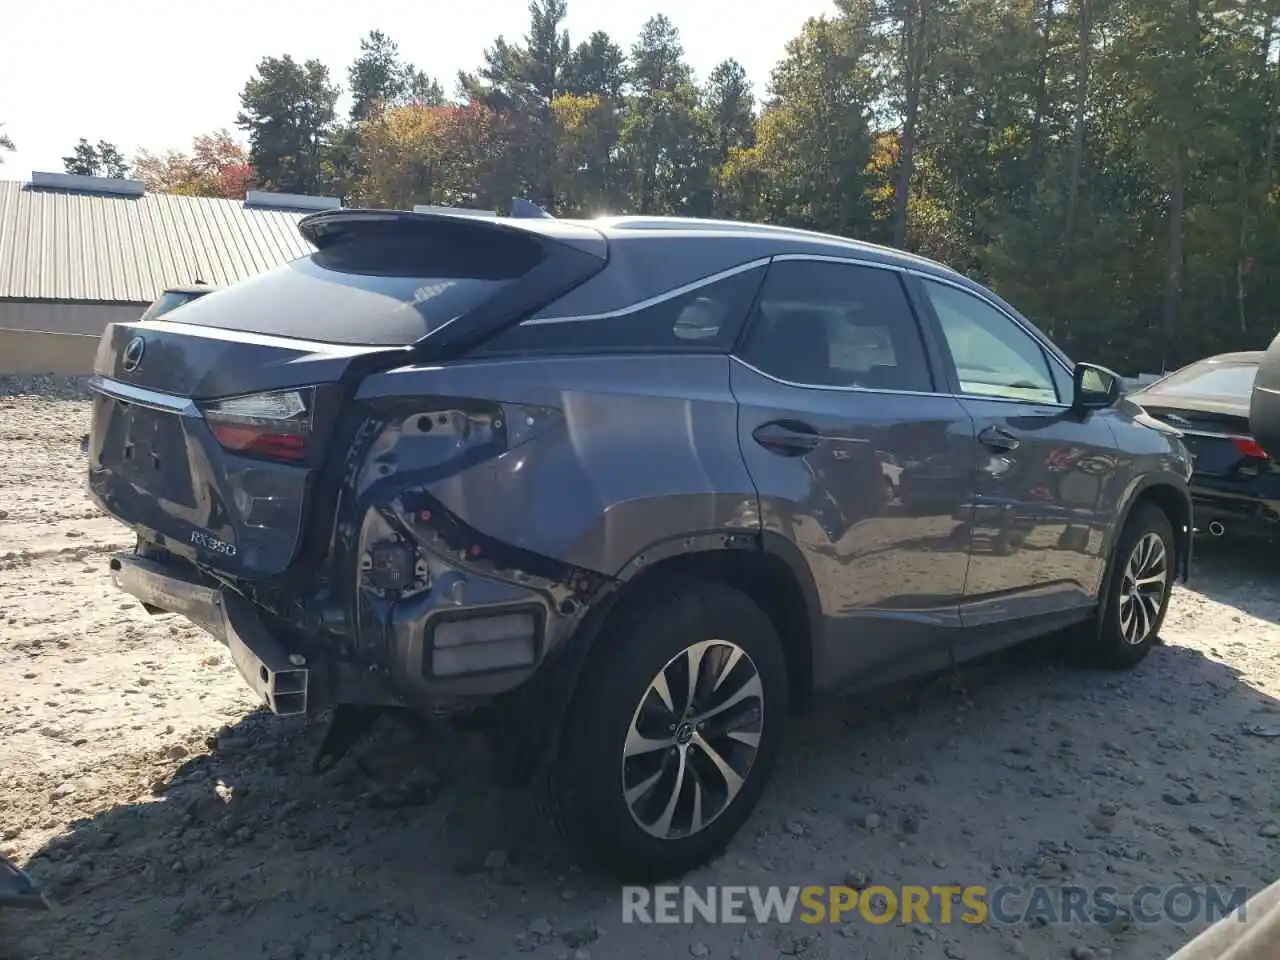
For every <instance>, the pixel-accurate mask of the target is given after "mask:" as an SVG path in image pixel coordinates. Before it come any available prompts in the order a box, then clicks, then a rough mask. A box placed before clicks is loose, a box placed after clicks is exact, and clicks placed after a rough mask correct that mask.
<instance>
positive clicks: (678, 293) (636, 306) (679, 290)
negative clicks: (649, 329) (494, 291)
mask: <svg viewBox="0 0 1280 960" xmlns="http://www.w3.org/2000/svg"><path fill="white" fill-rule="evenodd" d="M772 259H773V258H772V257H759V258H757V259H755V260H752V261H750V262H749V263H740V264H738V265H737V266H736V267H730V268H729V269H728V270H721V271H720V272H719V273H713V274H711V275H710V276H706V277H700V278H698V279H697V280H693V281H691V282H689V283H686V284H684V285H683V286H679V287H676V288H675V289H673V290H667V291H665V292H664V293H659V294H657V295H656V296H652V297H649V298H648V299H645V300H640V301H639V302H637V303H632V304H628V305H627V306H625V307H619V308H618V309H616V310H609V311H606V312H605V313H584V314H579V315H577V316H571V317H533V318H531V319H529V320H525V321H523V322H522V323H520V324H519V326H521V327H541V326H546V325H547V324H552V323H580V322H582V321H586V320H616V319H617V318H619V317H625V316H629V315H630V314H633V313H639V312H640V311H641V310H647V309H648V308H649V307H656V306H657V305H658V304H660V303H665V302H666V301H668V300H674V299H675V298H676V297H683V296H684V295H685V294H686V293H693V292H694V291H695V290H698V289H701V288H702V287H706V286H710V285H711V284H713V283H718V282H719V281H721V280H727V279H728V278H729V277H736V276H737V275H738V274H740V273H746V272H747V271H749V270H756V269H759V268H760V267H765V266H768V265H769V261H770V260H772Z"/></svg>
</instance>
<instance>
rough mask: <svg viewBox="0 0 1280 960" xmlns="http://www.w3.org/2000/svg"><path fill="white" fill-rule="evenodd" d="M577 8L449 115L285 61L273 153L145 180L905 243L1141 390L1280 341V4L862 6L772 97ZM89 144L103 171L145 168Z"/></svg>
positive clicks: (485, 66) (802, 53) (171, 162)
mask: <svg viewBox="0 0 1280 960" xmlns="http://www.w3.org/2000/svg"><path fill="white" fill-rule="evenodd" d="M565 13H566V6H565V0H533V2H532V3H531V5H530V19H529V23H528V28H527V30H526V32H525V33H524V35H523V36H522V37H521V38H520V39H519V40H511V39H507V38H505V37H498V38H497V39H496V40H495V41H494V42H493V44H492V45H491V46H490V47H489V48H488V49H486V50H484V51H483V56H482V58H481V63H480V65H479V66H478V67H477V68H476V69H475V70H473V71H468V72H464V73H462V74H460V75H459V76H458V77H457V78H456V83H455V84H454V87H455V89H454V91H453V93H452V95H449V96H446V93H445V90H444V88H443V87H442V85H441V83H440V82H439V81H438V80H436V79H433V78H431V77H429V76H428V75H427V74H426V73H425V72H424V71H423V70H421V69H420V68H418V67H417V66H415V65H413V64H410V63H407V62H406V61H405V60H404V58H403V57H402V56H401V54H400V52H399V50H398V48H397V46H396V44H395V43H394V41H393V40H392V39H391V38H389V37H388V36H386V35H385V34H382V33H380V32H376V31H375V32H373V33H370V34H369V35H368V36H367V37H365V38H364V40H363V41H362V42H361V49H360V54H359V56H358V57H357V58H356V60H355V61H354V62H353V63H352V64H351V65H350V66H349V68H348V70H347V73H346V78H345V79H346V88H347V92H348V93H349V95H350V108H349V110H347V112H346V114H345V115H340V114H339V111H338V103H339V99H340V95H341V93H342V90H341V88H340V86H339V84H338V83H337V82H336V81H335V80H334V78H333V77H332V76H331V74H330V71H329V69H328V68H327V67H326V66H325V65H324V64H323V63H321V62H319V61H317V60H306V61H302V62H299V61H296V60H294V59H293V58H292V57H290V56H287V55H286V56H281V57H267V58H264V59H263V60H262V61H261V62H260V63H259V64H258V67H257V69H256V71H255V73H254V75H253V76H252V77H251V78H250V79H249V80H248V82H247V83H246V84H245V86H244V89H243V90H242V91H241V94H240V105H241V109H240V112H239V115H238V117H237V119H236V123H237V125H238V127H239V128H240V129H241V130H242V131H244V134H245V136H246V139H247V141H248V146H247V149H246V148H244V147H241V146H240V145H239V144H238V143H236V142H235V140H234V138H232V137H230V135H228V134H226V133H225V132H221V133H219V134H214V135H210V137H209V138H204V139H205V141H206V142H205V143H204V144H203V149H202V145H201V143H200V141H199V140H198V141H197V143H196V144H194V145H193V149H192V151H191V152H190V153H179V154H174V155H166V156H165V157H154V156H151V155H148V154H145V153H144V154H141V155H140V156H139V157H137V158H135V161H134V165H133V169H134V172H135V174H137V175H140V176H142V177H143V179H146V180H147V181H148V183H149V184H151V185H152V187H153V188H156V189H171V190H177V191H179V192H184V191H185V192H203V193H208V194H211V195H221V196H228V195H237V193H238V192H241V191H243V189H244V188H245V186H246V185H248V184H249V183H253V184H256V185H258V186H261V187H262V188H264V189H270V190H281V191H286V192H295V193H326V194H331V195H335V196H338V197H340V198H342V199H343V201H344V202H345V203H347V204H359V205H368V206H379V207H410V206H412V205H413V204H416V203H432V204H443V205H461V206H477V207H486V208H499V209H501V208H503V207H504V206H505V204H506V203H507V202H508V199H509V198H510V197H513V196H520V197H524V198H527V199H530V200H533V201H534V202H536V203H538V204H540V205H542V206H543V207H544V208H546V209H548V210H549V211H551V212H553V213H555V214H556V215H560V216H574V215H588V216H589V215H595V214H598V213H640V214H679V215H691V216H713V217H725V218H733V219H748V220H760V221H767V222H772V223H780V224H788V225H794V226H799V227H805V228H811V229H816V230H822V231H827V232H831V233H836V234H841V235H845V236H849V237H854V238H858V239H864V240H870V241H874V242H879V243H888V244H891V245H894V246H899V247H904V248H906V249H909V250H913V251H917V252H919V253H922V254H924V255H927V256H931V257H934V258H937V259H939V260H942V261H943V262H945V263H947V264H949V265H951V266H953V267H955V268H957V269H959V270H962V271H964V272H966V273H968V274H970V275H972V276H975V277H976V278H978V279H981V280H983V281H985V282H987V283H989V284H991V285H992V286H993V288H994V289H996V290H997V291H999V292H1000V293H1002V294H1003V295H1005V296H1006V297H1007V298H1008V299H1010V300H1011V301H1012V302H1013V303H1015V304H1016V305H1018V306H1019V307H1020V308H1021V309H1023V310H1024V311H1025V312H1026V313H1027V314H1028V315H1029V316H1031V317H1033V318H1034V319H1035V320H1036V321H1037V322H1038V323H1040V324H1041V325H1042V326H1043V327H1044V328H1045V329H1046V330H1047V331H1048V332H1049V333H1050V334H1051V335H1052V336H1054V337H1055V338H1056V339H1057V340H1058V341H1059V342H1060V343H1062V344H1063V345H1064V347H1066V348H1067V349H1068V351H1069V352H1071V353H1072V354H1073V355H1074V356H1078V357H1081V358H1087V359H1092V360H1097V361H1099V362H1103V363H1107V364H1109V365H1112V366H1115V367H1116V368H1117V369H1120V370H1123V371H1126V372H1134V371H1138V370H1159V369H1161V368H1165V367H1172V366H1175V365H1177V364H1180V363H1183V362H1186V361H1188V360H1191V359H1195V358H1196V357H1199V356H1203V355H1205V354H1207V353H1211V352H1217V351H1221V350H1227V349H1243V348H1260V347H1262V346H1264V345H1265V344H1266V343H1267V342H1268V341H1269V339H1270V337H1271V336H1272V335H1273V334H1274V333H1275V332H1276V331H1277V329H1280V216H1277V208H1278V206H1280V187H1278V186H1277V184H1276V170H1275V166H1276V152H1277V147H1276V132H1277V117H1278V110H1277V108H1278V107H1280V65H1278V63H1277V51H1278V50H1280V30H1278V29H1277V27H1278V26H1280V0H835V11H834V13H833V14H832V15H830V16H825V17H817V18H813V19H811V20H809V21H808V22H807V23H806V24H805V26H804V28H803V29H802V31H801V32H800V34H799V36H797V37H795V38H793V39H792V40H791V41H790V43H789V44H788V45H787V47H786V54H785V56H784V58H783V60H782V61H781V62H780V63H778V64H777V66H776V67H775V69H774V70H773V72H772V75H771V77H770V78H769V81H768V84H767V88H766V90H767V92H766V95H765V96H764V98H763V99H762V102H756V99H755V97H754V96H753V92H752V85H751V83H750V82H749V79H748V77H747V75H746V72H745V70H744V69H743V68H742V66H741V65H740V64H739V63H737V62H736V61H734V60H732V59H728V60H725V61H724V62H723V63H721V64H719V65H718V66H716V67H715V68H714V69H713V70H712V71H711V72H710V74H709V75H708V76H706V77H705V78H698V77H696V76H695V74H694V71H693V70H692V69H691V67H690V66H689V64H688V62H687V60H686V58H685V55H684V51H683V49H682V46H681V43H680V37H679V33H678V30H677V29H676V27H675V25H674V24H673V23H672V22H671V21H670V20H669V19H667V18H666V17H665V16H661V15H659V16H655V17H653V18H651V19H650V20H649V21H648V22H647V23H645V25H644V26H643V28H642V29H641V31H640V34H639V36H637V37H636V38H634V39H633V40H632V41H631V42H630V44H629V45H626V46H624V45H623V44H621V43H619V42H618V41H617V40H615V39H614V38H612V37H610V36H608V35H607V34H605V33H603V32H599V31H597V32H595V33H592V34H591V35H590V36H588V37H587V38H586V39H584V40H580V41H579V42H576V43H575V42H573V40H572V39H571V38H570V37H569V35H568V33H567V31H566V30H565V29H564V20H565ZM215 141H216V142H215ZM81 146H82V147H87V148H88V151H89V156H88V157H87V160H88V161H89V162H90V165H92V163H93V162H94V161H96V164H97V169H103V170H105V169H107V168H108V164H109V163H112V162H114V161H115V160H116V158H117V157H118V150H115V148H114V147H113V145H111V144H97V145H90V144H88V143H87V142H84V141H82V144H81ZM104 147H105V148H109V149H108V151H107V153H106V155H105V156H104V155H103V150H104ZM111 150H115V152H114V153H111V152H110V151H111ZM197 155H199V156H200V157H201V158H202V159H197ZM74 159H75V155H73V157H72V158H69V161H70V160H74ZM69 169H70V167H69ZM224 171H231V172H230V173H227V174H226V175H225V176H224V173H223V172H224Z"/></svg>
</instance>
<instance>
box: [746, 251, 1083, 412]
mask: <svg viewBox="0 0 1280 960" xmlns="http://www.w3.org/2000/svg"><path fill="white" fill-rule="evenodd" d="M773 260H775V261H776V260H789V261H797V260H800V261H803V260H813V261H817V262H819V263H841V264H848V265H849V266H855V267H872V268H874V269H877V270H889V271H892V272H894V273H898V274H902V275H907V274H910V275H911V276H914V277H918V278H920V279H923V280H936V281H938V282H939V283H943V284H946V285H947V286H949V287H955V288H956V289H957V290H960V291H962V292H964V293H968V294H970V295H971V296H974V297H977V298H978V299H979V300H980V301H982V302H983V303H985V304H988V305H989V306H991V307H992V308H993V309H994V310H996V311H997V312H998V313H1000V314H1001V315H1002V316H1005V317H1008V318H1009V319H1010V320H1011V321H1013V323H1014V324H1015V325H1016V326H1017V327H1018V328H1019V329H1020V330H1022V331H1023V332H1024V333H1026V334H1027V336H1029V337H1030V338H1031V339H1032V341H1033V342H1034V343H1036V344H1038V345H1040V347H1041V349H1042V350H1043V351H1044V353H1045V354H1046V355H1047V356H1049V357H1052V358H1053V359H1054V360H1056V361H1057V362H1058V364H1059V366H1061V368H1062V369H1063V371H1064V372H1066V373H1067V375H1068V376H1070V375H1071V370H1070V368H1069V367H1067V366H1066V364H1064V363H1063V362H1062V359H1061V358H1060V357H1059V356H1058V355H1057V353H1056V351H1055V350H1054V349H1053V348H1052V347H1051V346H1050V345H1048V344H1045V343H1044V342H1043V341H1042V339H1041V338H1040V337H1039V336H1037V334H1036V332H1035V331H1034V330H1031V329H1029V328H1028V327H1027V325H1026V324H1025V323H1023V322H1022V321H1021V320H1019V319H1018V318H1017V317H1015V316H1013V315H1011V314H1010V313H1009V311H1007V310H1004V309H1002V308H1001V307H1000V305H999V304H997V303H993V302H992V301H991V300H989V299H988V298H987V297H984V296H982V295H981V294H977V293H974V291H973V290H971V289H969V287H967V286H965V285H964V284H962V283H956V282H955V281H952V280H947V279H945V278H943V277H939V276H937V275H936V274H932V273H927V272H925V271H923V270H915V269H912V268H910V267H904V266H901V265H899V264H895V263H883V262H879V261H875V260H861V259H858V258H855V257H837V256H833V255H831V254H823V253H781V254H778V255H777V256H775V257H773ZM733 359H734V360H736V361H737V362H738V363H740V364H742V366H744V367H746V368H747V369H748V370H751V371H752V372H754V373H758V374H759V375H760V376H762V377H764V378H765V379H766V380H772V381H773V382H774V383H780V384H783V385H784V386H788V387H798V388H801V389H806V390H834V391H837V392H840V393H870V394H890V395H898V396H911V397H948V398H951V399H954V400H989V401H995V402H997V403H1016V404H1018V405H1020V406H1032V407H1052V408H1054V409H1059V410H1069V409H1071V404H1069V403H1063V402H1062V401H1060V400H1052V401H1048V400H1023V399H1019V398H1016V397H1000V396H989V395H986V394H980V393H947V392H941V391H937V390H886V389H883V388H879V387H846V386H837V385H832V384H821V383H797V382H796V381H793V380H784V379H782V378H781V377H775V376H773V375H772V374H770V373H766V372H765V371H763V370H761V369H760V368H759V367H756V366H754V365H753V364H750V363H748V362H747V361H745V360H743V359H742V358H741V357H739V356H737V355H736V354H735V355H734V356H733Z"/></svg>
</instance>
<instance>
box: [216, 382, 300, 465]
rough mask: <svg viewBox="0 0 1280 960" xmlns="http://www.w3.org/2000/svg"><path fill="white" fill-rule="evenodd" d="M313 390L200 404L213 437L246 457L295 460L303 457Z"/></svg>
mask: <svg viewBox="0 0 1280 960" xmlns="http://www.w3.org/2000/svg"><path fill="white" fill-rule="evenodd" d="M314 401H315V390H314V389H313V388H311V387H305V388H303V389H301V390H279V391H275V392H272V393H251V394H248V395H247V396H243V397H230V398H228V399H226V400H215V401H213V402H212V403H208V404H205V405H204V406H203V408H202V409H203V411H204V418H205V420H206V422H207V423H208V424H209V429H210V430H211V431H212V432H213V435H214V437H215V438H216V439H217V441H218V442H219V443H220V444H222V445H223V446H224V447H225V448H226V449H228V450H230V451H232V452H234V453H238V454H241V455H242V456H246V457H262V458H264V459H267V460H283V461H285V462H288V463H299V462H301V461H304V460H306V459H307V444H308V441H309V440H310V439H311V411H312V408H313V407H314Z"/></svg>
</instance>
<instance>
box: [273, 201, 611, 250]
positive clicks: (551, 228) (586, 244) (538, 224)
mask: <svg viewBox="0 0 1280 960" xmlns="http://www.w3.org/2000/svg"><path fill="white" fill-rule="evenodd" d="M521 203H528V201H521ZM528 206H529V207H531V208H532V209H533V210H537V211H538V214H537V215H535V214H533V213H531V212H529V211H528V209H527V208H522V213H521V215H519V216H511V217H477V216H473V215H469V214H466V213H457V214H452V213H434V212H433V213H411V212H410V211H408V210H372V209H360V208H354V209H345V210H344V209H337V210H324V211H321V212H319V213H313V214H310V215H308V216H305V217H303V218H302V219H301V220H299V221H298V232H299V233H301V234H302V236H303V238H304V239H306V240H307V241H308V242H309V243H311V244H312V245H313V246H315V247H316V248H317V249H320V250H323V249H324V248H325V247H328V246H332V245H333V244H334V243H337V242H338V241H339V240H341V239H343V238H349V237H351V236H353V235H356V234H359V233H360V232H361V231H362V230H363V229H364V228H366V227H369V226H373V225H375V224H377V225H386V224H397V223H398V224H403V225H404V226H405V227H406V228H408V229H413V228H414V227H418V228H422V227H424V226H427V225H429V224H432V223H448V224H450V225H451V226H453V227H456V226H457V225H458V224H462V223H465V224H466V225H467V227H468V228H469V229H473V230H476V231H479V232H482V233H483V232H488V231H501V232H513V233H526V234H528V233H534V234H538V235H540V236H542V237H545V238H546V239H548V240H555V241H558V242H560V243H563V244H566V245H568V246H571V247H574V248H576V249H578V250H581V251H582V252H584V253H589V254H592V255H593V256H596V257H599V258H600V259H601V260H607V259H608V257H609V245H608V242H607V241H606V240H605V238H604V236H603V234H601V233H600V231H598V230H596V229H594V228H593V227H591V226H589V225H588V224H586V223H582V222H575V221H572V220H557V219H555V218H554V217H552V216H550V215H549V214H547V213H546V212H545V211H543V210H542V209H541V208H540V207H538V206H537V205H536V204H532V203H529V204H528Z"/></svg>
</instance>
